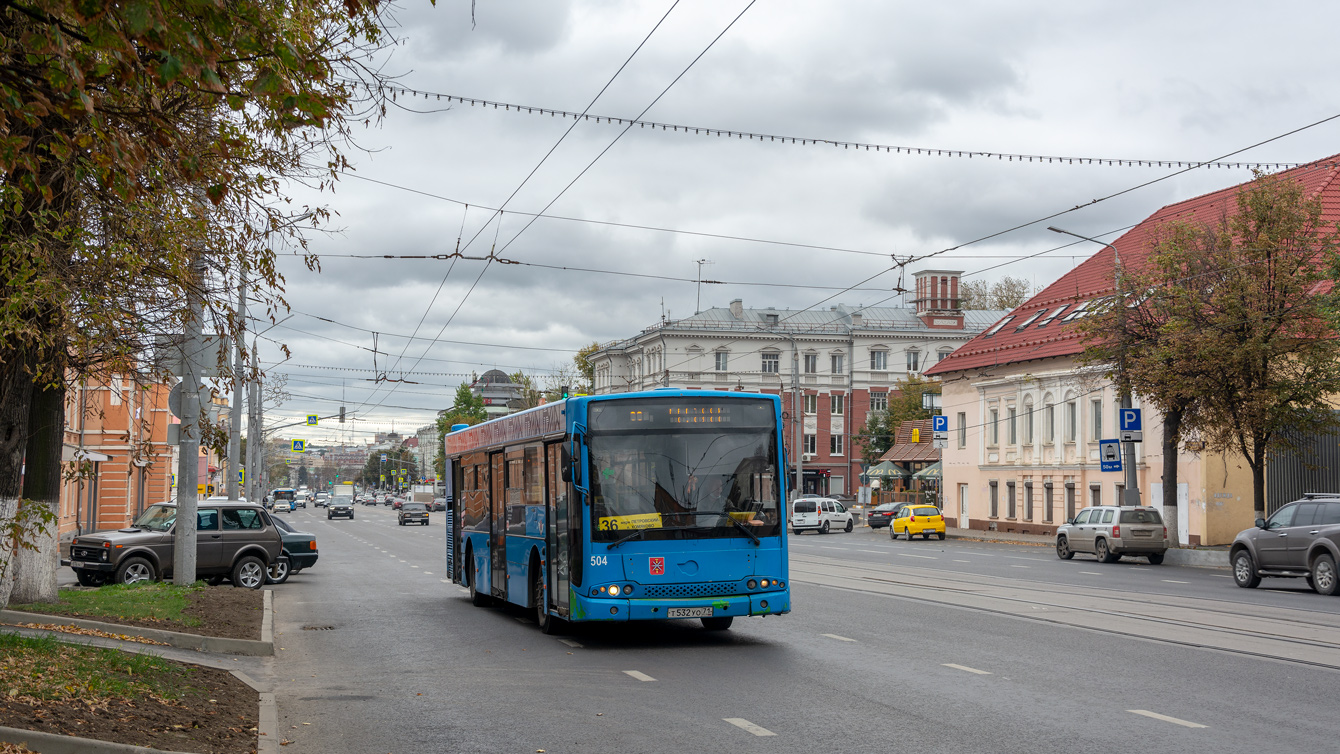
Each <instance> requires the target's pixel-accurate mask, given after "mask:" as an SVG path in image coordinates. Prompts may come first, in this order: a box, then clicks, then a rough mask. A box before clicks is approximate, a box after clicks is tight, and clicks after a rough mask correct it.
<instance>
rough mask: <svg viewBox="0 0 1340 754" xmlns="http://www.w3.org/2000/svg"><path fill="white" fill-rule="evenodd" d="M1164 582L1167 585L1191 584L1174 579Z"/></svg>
mask: <svg viewBox="0 0 1340 754" xmlns="http://www.w3.org/2000/svg"><path fill="white" fill-rule="evenodd" d="M1164 581H1165V582H1167V583H1169V584H1190V583H1191V582H1190V581H1178V580H1176V579H1164Z"/></svg>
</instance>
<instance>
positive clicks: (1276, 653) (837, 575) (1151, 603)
mask: <svg viewBox="0 0 1340 754" xmlns="http://www.w3.org/2000/svg"><path fill="white" fill-rule="evenodd" d="M791 580H792V583H809V584H814V585H818V586H823V587H828V588H835V589H842V590H846V591H852V592H858V593H867V594H878V595H881V596H885V597H893V598H897V599H910V600H915V601H918V602H923V603H934V604H939V605H944V606H946V607H955V608H960V609H968V610H974V611H978V612H983V613H991V614H995V615H1005V616H1010V617H1016V618H1023V619H1026V620H1033V621H1039V622H1044V623H1050V624H1054V625H1064V626H1069V627H1072V628H1082V629H1089V630H1094V631H1100V632H1104V633H1110V634H1117V635H1122V636H1128V637H1131V638H1139V639H1145V640H1150V641H1159V642H1164V643H1169V644H1177V645H1181V646H1191V647H1196V648H1201V649H1210V650H1217V651H1224V652H1231V653H1234V654H1241V655H1246V656H1251V657H1258V658H1261V659H1271V660H1278V661H1282V662H1290V663H1297V664H1302V665H1307V666H1310V667H1319V668H1325V669H1330V670H1340V616H1334V618H1335V620H1332V621H1324V620H1320V619H1319V616H1323V615H1333V614H1329V613H1325V612H1322V611H1308V610H1305V609H1294V608H1286V607H1267V606H1261V605H1251V604H1241V603H1232V604H1233V607H1234V608H1238V609H1237V610H1234V609H1232V608H1230V607H1228V606H1227V605H1226V604H1213V603H1216V602H1219V601H1216V600H1207V599H1205V598H1186V597H1176V596H1171V595H1170V596H1168V600H1170V601H1175V602H1176V604H1170V602H1169V601H1159V600H1156V599H1151V598H1150V597H1149V596H1147V595H1140V594H1131V593H1128V592H1122V591H1121V590H1113V589H1110V588H1089V587H1082V588H1080V587H1074V586H1071V585H1062V584H1055V583H1040V582H1035V581H1029V582H1024V581H1017V580H1009V579H1004V578H1000V577H995V576H980V575H965V574H963V573H962V572H958V571H945V570H941V569H934V568H922V567H909V566H901V565H885V566H880V565H874V564H869V563H853V562H852V561H847V560H840V559H834V558H824V557H819V556H809V555H795V554H794V553H793V554H792V557H791ZM1207 602H1208V603H1211V604H1197V603H1207Z"/></svg>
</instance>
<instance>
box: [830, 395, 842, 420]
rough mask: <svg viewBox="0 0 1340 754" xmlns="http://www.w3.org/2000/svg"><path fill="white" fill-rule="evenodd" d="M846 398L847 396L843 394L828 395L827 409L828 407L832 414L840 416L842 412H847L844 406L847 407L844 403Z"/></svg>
mask: <svg viewBox="0 0 1340 754" xmlns="http://www.w3.org/2000/svg"><path fill="white" fill-rule="evenodd" d="M846 398H847V396H845V395H830V396H828V403H829V406H828V407H829V409H830V411H829V413H831V414H833V415H834V416H842V415H843V414H845V413H847V412H846V408H847V405H846V404H847V401H846Z"/></svg>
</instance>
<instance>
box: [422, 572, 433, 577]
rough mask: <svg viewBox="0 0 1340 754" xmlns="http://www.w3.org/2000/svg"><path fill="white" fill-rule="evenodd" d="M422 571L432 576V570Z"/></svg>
mask: <svg viewBox="0 0 1340 754" xmlns="http://www.w3.org/2000/svg"><path fill="white" fill-rule="evenodd" d="M424 573H426V574H428V575H429V576H432V575H433V572H432V571H424Z"/></svg>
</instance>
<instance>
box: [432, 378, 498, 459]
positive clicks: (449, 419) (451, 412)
mask: <svg viewBox="0 0 1340 754" xmlns="http://www.w3.org/2000/svg"><path fill="white" fill-rule="evenodd" d="M487 418H488V414H487V413H485V411H484V399H483V398H481V397H479V396H477V395H475V393H474V391H473V390H471V389H470V385H469V384H467V383H464V382H462V383H461V384H460V386H458V387H457V388H456V399H455V400H454V401H453V402H452V404H451V408H447V409H443V410H442V411H439V412H438V414H437V431H438V435H439V437H440V438H441V439H442V442H439V443H438V444H437V458H435V459H434V460H433V465H434V467H435V470H436V471H437V478H438V479H443V478H445V477H446V473H447V472H446V468H447V464H446V455H445V452H446V441H445V438H446V435H447V434H448V433H449V432H451V428H452V426H453V425H456V424H479V423H480V422H482V421H484V420H485V419H487Z"/></svg>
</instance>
